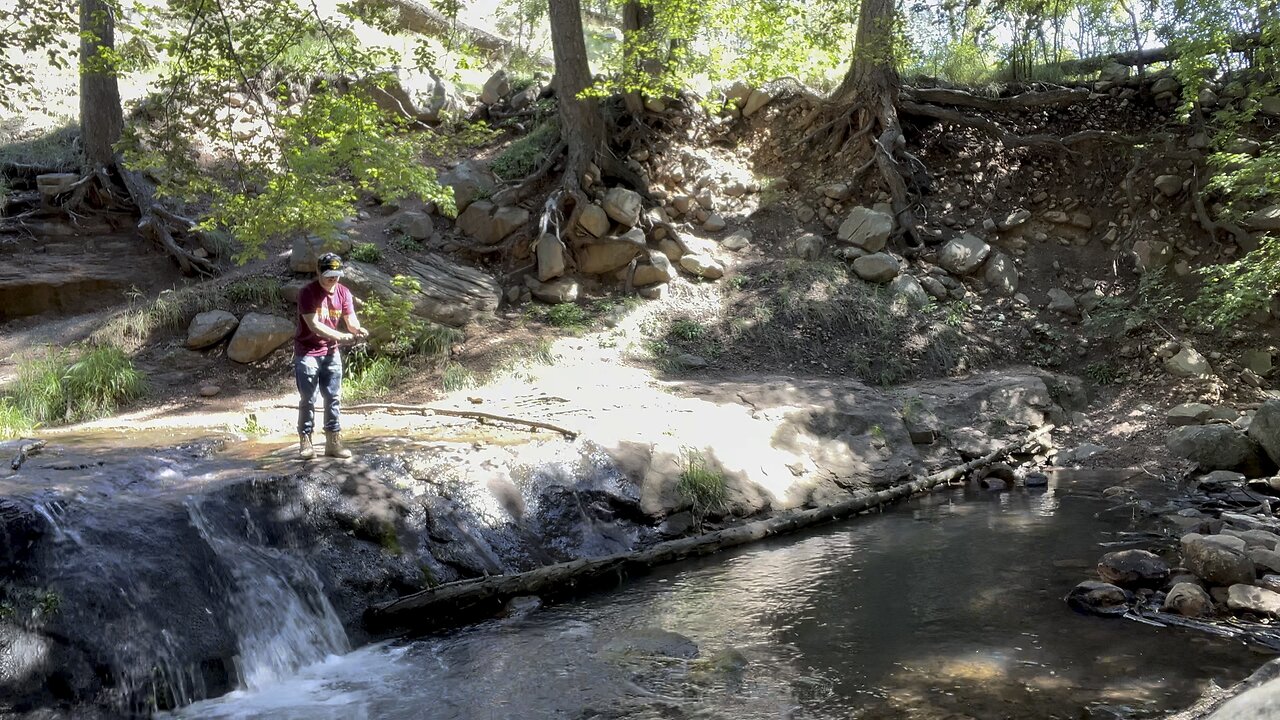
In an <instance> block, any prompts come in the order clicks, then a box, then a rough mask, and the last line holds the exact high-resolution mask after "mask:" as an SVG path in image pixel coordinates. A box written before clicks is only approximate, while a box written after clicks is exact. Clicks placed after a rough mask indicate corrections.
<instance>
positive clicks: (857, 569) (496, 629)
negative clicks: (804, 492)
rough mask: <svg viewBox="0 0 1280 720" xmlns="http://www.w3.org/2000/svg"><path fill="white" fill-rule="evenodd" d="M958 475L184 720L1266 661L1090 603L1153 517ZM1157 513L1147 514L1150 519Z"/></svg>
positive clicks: (710, 696)
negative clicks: (853, 515) (848, 514)
mask: <svg viewBox="0 0 1280 720" xmlns="http://www.w3.org/2000/svg"><path fill="white" fill-rule="evenodd" d="M1115 482H1116V478H1115V477H1110V478H1108V477H1093V476H1086V475H1082V476H1077V477H1075V478H1074V479H1073V478H1071V477H1070V476H1061V475H1060V476H1059V477H1058V478H1057V479H1056V480H1055V485H1054V486H1051V488H1050V489H1049V490H1048V491H1022V490H1019V491H1014V492H1009V493H986V492H982V491H977V490H973V489H964V490H961V489H956V490H953V491H945V492H941V493H937V494H934V495H931V496H929V497H927V498H923V499H920V500H917V501H913V502H911V503H908V504H906V505H904V506H901V507H899V508H896V509H894V510H892V511H890V512H887V513H884V514H882V515H874V516H869V517H863V518H860V519H857V520H854V521H851V522H846V523H843V524H839V525H833V526H830V527H827V528H824V529H820V530H818V531H815V532H813V533H810V534H808V535H805V536H801V537H798V538H796V537H793V538H782V539H778V540H775V541H771V542H769V543H765V544H762V545H756V546H751V547H748V548H745V549H740V550H738V551H735V552H731V553H727V554H722V555H720V556H716V557H713V558H706V559H703V560H700V561H696V562H691V563H686V564H683V565H680V566H676V567H670V568H663V569H660V570H659V571H657V572H655V573H653V574H651V575H649V576H647V577H644V578H639V579H636V580H635V581H634V582H631V583H629V584H627V585H625V586H624V587H622V588H620V589H618V590H617V591H615V592H611V593H606V594H598V595H594V596H591V597H588V598H584V599H582V600H579V601H576V602H573V603H568V604H564V605H560V606H557V607H553V608H549V609H546V610H544V611H541V612H538V613H535V614H534V615H532V616H530V617H528V618H525V619H520V620H504V621H493V622H490V623H486V624H483V625H480V626H476V627H472V628H469V629H466V630H463V631H461V632H458V633H454V634H452V635H449V636H447V637H437V638H426V639H419V640H406V641H402V642H397V643H389V644H380V645H375V646H370V647H365V648H361V649H359V650H356V651H354V652H352V653H349V654H346V655H343V656H330V657H329V658H327V659H326V660H324V661H322V662H320V663H318V664H315V665H312V666H310V667H308V668H306V669H304V670H303V671H301V672H300V673H298V674H295V675H293V676H291V677H288V678H285V679H281V680H279V681H277V682H275V683H274V684H272V685H270V686H269V687H262V688H260V689H258V690H256V691H253V692H240V693H234V694H232V695H231V696H227V697H224V698H219V699H217V700H212V701H208V702H204V703H199V704H197V705H193V706H190V707H188V708H185V709H183V710H182V711H180V712H179V713H177V716H178V717H183V718H278V719H289V720H292V719H295V718H296V719H297V720H302V719H304V718H305V719H307V720H325V719H330V718H331V719H334V720H337V719H339V718H341V719H344V720H348V719H350V720H359V719H362V718H370V719H375V718H376V719H387V720H399V719H402V718H403V719H409V718H441V719H454V718H456V719H466V720H502V719H506V718H570V719H575V720H576V719H582V720H586V719H587V718H628V719H634V720H647V719H650V718H652V719H654V720H657V719H658V718H705V719H708V720H710V719H718V718H724V719H725V720H730V719H732V720H753V719H756V718H762V719H763V718H812V719H815V720H825V719H827V718H831V719H835V718H841V719H846V718H865V719H872V718H949V719H950V720H961V719H963V718H981V719H982V720H988V719H991V718H1064V719H1065V718H1073V719H1074V718H1144V717H1156V716H1159V715H1161V714H1163V713H1164V712H1166V711H1168V710H1170V709H1173V708H1177V707H1181V706H1183V705H1185V704H1188V703H1189V702H1190V701H1191V700H1193V699H1194V698H1195V697H1196V696H1198V695H1199V693H1200V691H1201V690H1202V689H1203V688H1204V686H1205V685H1206V683H1207V682H1208V680H1209V679H1211V678H1215V679H1217V680H1218V681H1219V682H1220V683H1226V682H1231V681H1234V680H1237V679H1239V678H1241V677H1243V676H1244V675H1246V674H1248V672H1249V671H1251V670H1252V669H1253V667H1254V666H1256V665H1258V664H1260V663H1261V661H1262V658H1260V657H1258V656H1256V655H1254V654H1252V653H1251V652H1250V651H1248V650H1247V649H1245V648H1243V647H1242V646H1240V645H1232V644H1228V643H1225V642H1223V641H1221V640H1216V639H1215V640H1209V639H1208V638H1203V637H1200V636H1196V635H1193V634H1188V633H1185V632H1180V631H1176V630H1160V629H1157V628H1152V627H1148V626H1144V625H1140V624H1137V623H1131V622H1127V621H1123V620H1102V619H1097V618H1091V617H1084V616H1080V615H1076V614H1074V613H1072V612H1071V611H1070V610H1069V609H1068V608H1067V606H1066V604H1065V603H1064V602H1062V599H1061V598H1062V596H1063V595H1065V593H1066V592H1067V590H1069V589H1070V588H1071V587H1072V586H1073V585H1075V584H1076V583H1077V582H1079V581H1080V580H1082V579H1085V578H1086V576H1087V575H1088V574H1089V570H1088V569H1087V568H1090V567H1092V565H1093V563H1094V562H1096V560H1097V558H1098V557H1099V556H1101V555H1102V554H1103V553H1104V552H1106V551H1109V550H1114V549H1117V547H1115V546H1110V547H1105V548H1103V547H1100V545H1099V543H1101V542H1110V541H1115V540H1116V539H1117V538H1123V537H1124V535H1123V534H1122V533H1124V532H1126V531H1129V530H1133V529H1139V528H1138V526H1137V525H1136V521H1135V519H1134V516H1133V514H1132V513H1130V512H1127V511H1125V510H1124V509H1123V508H1122V509H1121V510H1120V511H1115V506H1114V505H1113V504H1111V503H1108V502H1104V501H1102V500H1101V499H1099V497H1098V492H1097V491H1098V490H1100V489H1101V488H1102V487H1105V486H1106V485H1108V484H1114V483H1115ZM1146 529H1149V528H1146Z"/></svg>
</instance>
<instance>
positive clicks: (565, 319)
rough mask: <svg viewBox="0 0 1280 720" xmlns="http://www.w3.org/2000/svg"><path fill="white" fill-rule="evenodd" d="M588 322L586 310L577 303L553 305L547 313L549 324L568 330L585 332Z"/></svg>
mask: <svg viewBox="0 0 1280 720" xmlns="http://www.w3.org/2000/svg"><path fill="white" fill-rule="evenodd" d="M588 321H589V318H588V315H587V311H586V309H585V308H583V307H582V306H581V305H579V304H577V303H560V304H559V305H552V306H551V309H550V310H548V311H547V322H548V323H550V324H551V325H554V326H556V327H558V328H564V329H566V330H585V329H586V327H587V323H588Z"/></svg>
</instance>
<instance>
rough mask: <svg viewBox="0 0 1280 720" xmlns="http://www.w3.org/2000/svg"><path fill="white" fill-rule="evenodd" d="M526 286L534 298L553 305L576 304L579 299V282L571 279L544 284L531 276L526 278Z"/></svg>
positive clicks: (563, 278)
mask: <svg viewBox="0 0 1280 720" xmlns="http://www.w3.org/2000/svg"><path fill="white" fill-rule="evenodd" d="M525 286H526V287H528V288H529V292H530V293H531V294H532V295H533V296H534V297H536V298H538V299H539V300H541V301H542V302H545V303H551V304H552V305H559V304H560V303H567V302H574V301H575V300H577V299H578V293H579V291H580V288H579V285H578V281H577V280H575V279H574V278H571V277H562V278H557V279H555V280H552V281H551V282H547V283H543V282H538V279H537V278H535V277H532V276H530V277H528V278H525Z"/></svg>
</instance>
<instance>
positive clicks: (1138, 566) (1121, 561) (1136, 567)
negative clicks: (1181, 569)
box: [1098, 550, 1169, 587]
mask: <svg viewBox="0 0 1280 720" xmlns="http://www.w3.org/2000/svg"><path fill="white" fill-rule="evenodd" d="M1098 575H1099V576H1100V577H1101V578H1102V579H1103V580H1104V581H1105V582H1109V583H1112V584H1115V585H1122V586H1124V587H1160V586H1162V585H1164V583H1165V581H1166V580H1168V579H1169V565H1168V564H1167V563H1165V561H1164V560H1161V559H1160V556H1158V555H1156V554H1155V553H1152V552H1148V551H1146V550H1121V551H1119V552H1111V553H1107V554H1106V555H1103V556H1102V559H1101V560H1099V561H1098Z"/></svg>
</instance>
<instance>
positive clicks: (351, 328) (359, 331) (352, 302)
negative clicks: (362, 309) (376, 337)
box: [342, 293, 369, 337]
mask: <svg viewBox="0 0 1280 720" xmlns="http://www.w3.org/2000/svg"><path fill="white" fill-rule="evenodd" d="M346 304H347V306H346V307H345V308H343V314H342V319H343V320H345V321H346V323H347V330H348V332H350V333H351V334H352V335H357V336H359V337H369V331H368V330H365V329H364V326H363V325H361V324H360V318H358V317H356V298H355V296H354V295H352V294H350V293H348V294H347V301H346Z"/></svg>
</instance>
